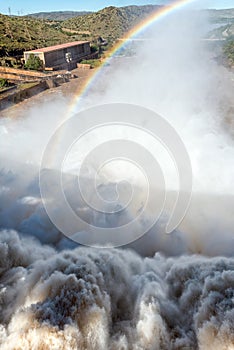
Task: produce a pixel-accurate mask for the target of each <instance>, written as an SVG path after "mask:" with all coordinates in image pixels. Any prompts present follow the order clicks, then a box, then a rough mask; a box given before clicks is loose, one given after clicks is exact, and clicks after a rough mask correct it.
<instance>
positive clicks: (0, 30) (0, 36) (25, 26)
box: [0, 14, 71, 57]
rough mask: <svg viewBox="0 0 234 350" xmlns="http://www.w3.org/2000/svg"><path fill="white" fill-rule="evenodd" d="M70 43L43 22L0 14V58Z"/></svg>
mask: <svg viewBox="0 0 234 350" xmlns="http://www.w3.org/2000/svg"><path fill="white" fill-rule="evenodd" d="M68 41H71V39H70V37H69V36H68V35H67V34H65V33H62V32H61V31H60V30H58V29H56V28H54V27H53V26H51V25H48V24H47V23H46V22H45V21H41V20H35V19H32V18H28V17H10V16H5V15H1V14H0V57H3V56H17V55H22V53H23V51H25V50H31V49H34V48H38V47H43V46H50V45H56V44H61V43H64V42H68Z"/></svg>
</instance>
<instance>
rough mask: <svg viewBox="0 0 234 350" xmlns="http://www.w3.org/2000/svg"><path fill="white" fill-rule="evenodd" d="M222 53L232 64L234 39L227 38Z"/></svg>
mask: <svg viewBox="0 0 234 350" xmlns="http://www.w3.org/2000/svg"><path fill="white" fill-rule="evenodd" d="M224 54H225V56H226V57H227V59H228V63H229V65H231V66H234V40H229V41H227V43H226V44H225V45H224Z"/></svg>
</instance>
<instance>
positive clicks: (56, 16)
mask: <svg viewBox="0 0 234 350" xmlns="http://www.w3.org/2000/svg"><path fill="white" fill-rule="evenodd" d="M89 13H91V12H90V11H52V12H38V13H31V14H29V15H28V16H29V17H33V18H36V19H46V20H50V21H65V20H66V19H69V18H73V17H78V16H84V15H87V14H89Z"/></svg>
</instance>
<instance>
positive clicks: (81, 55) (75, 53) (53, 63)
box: [24, 41, 91, 70]
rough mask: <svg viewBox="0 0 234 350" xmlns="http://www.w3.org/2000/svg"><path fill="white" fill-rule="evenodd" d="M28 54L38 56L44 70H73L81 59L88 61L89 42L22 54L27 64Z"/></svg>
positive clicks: (79, 42) (45, 48) (51, 47)
mask: <svg viewBox="0 0 234 350" xmlns="http://www.w3.org/2000/svg"><path fill="white" fill-rule="evenodd" d="M30 54H33V55H35V56H38V57H39V58H40V59H41V60H42V61H43V63H44V68H45V69H51V70H53V69H68V68H70V69H71V68H75V67H76V64H77V63H78V62H80V61H81V60H82V59H88V58H89V57H90V55H91V48H90V42H89V41H74V42H72V43H66V44H61V45H55V46H50V47H43V48H42V49H36V50H31V51H25V52H24V60H25V62H27V60H28V58H29V56H30Z"/></svg>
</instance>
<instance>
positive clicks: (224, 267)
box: [0, 231, 234, 350]
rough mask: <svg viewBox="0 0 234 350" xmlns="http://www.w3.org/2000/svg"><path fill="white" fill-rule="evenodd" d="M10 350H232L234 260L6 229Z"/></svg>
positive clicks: (1, 337) (3, 280) (4, 316)
mask: <svg viewBox="0 0 234 350" xmlns="http://www.w3.org/2000/svg"><path fill="white" fill-rule="evenodd" d="M0 237H1V241H0V242H1V244H0V254H1V257H2V259H1V270H0V271H1V274H0V285H1V289H0V310H1V313H0V323H1V327H0V330H1V331H0V344H1V349H2V350H5V349H7V350H9V349H24V350H27V349H103V350H104V349H185V348H189V349H197V348H199V349H223V350H224V349H232V347H233V346H234V308H233V300H234V299H233V298H234V290H233V285H234V271H233V270H234V259H233V258H224V257H216V258H205V257H202V256H183V257H178V258H165V257H163V256H162V255H160V254H156V255H155V256H154V257H152V258H141V257H140V256H138V255H137V254H136V253H134V252H132V251H130V250H125V251H124V250H118V249H114V250H97V249H94V248H77V249H75V250H73V251H63V252H60V253H57V252H55V251H54V250H53V249H52V248H50V247H46V246H43V249H42V247H41V245H40V244H39V243H37V242H36V241H32V240H29V239H28V238H27V239H25V238H22V237H19V236H18V235H17V234H16V233H15V232H14V231H3V232H1V236H0Z"/></svg>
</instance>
